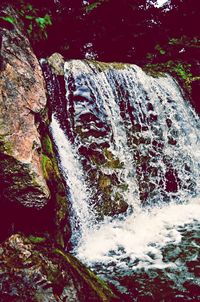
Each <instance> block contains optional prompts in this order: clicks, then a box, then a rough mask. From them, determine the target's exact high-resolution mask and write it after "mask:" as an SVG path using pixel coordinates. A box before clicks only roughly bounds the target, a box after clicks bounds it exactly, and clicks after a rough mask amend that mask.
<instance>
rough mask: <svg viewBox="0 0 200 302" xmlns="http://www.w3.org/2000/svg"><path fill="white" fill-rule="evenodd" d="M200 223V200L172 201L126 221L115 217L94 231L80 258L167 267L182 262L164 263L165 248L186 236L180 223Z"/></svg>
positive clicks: (123, 266)
mask: <svg viewBox="0 0 200 302" xmlns="http://www.w3.org/2000/svg"><path fill="white" fill-rule="evenodd" d="M196 221H199V222H200V199H194V200H190V202H189V203H187V204H178V205H177V204H170V205H165V206H163V207H154V208H153V209H151V210H144V209H141V210H140V211H139V212H138V213H137V215H134V214H132V215H130V216H129V217H127V218H126V219H124V220H123V221H117V220H114V221H112V222H108V223H105V224H102V225H101V226H100V227H99V228H96V229H93V230H90V231H89V232H88V233H87V236H86V237H85V238H84V242H82V244H81V245H80V246H79V248H78V250H77V251H76V253H77V255H78V257H79V258H80V259H81V260H82V261H84V262H85V263H87V264H89V265H91V266H93V265H94V264H95V263H104V264H105V265H107V266H109V264H110V265H111V268H110V269H111V272H112V271H113V266H114V267H116V268H117V269H120V268H121V269H123V270H130V269H131V270H135V269H138V268H145V269H148V268H152V267H154V268H155V267H156V268H165V267H166V266H176V265H178V263H177V264H176V263H166V262H163V255H162V252H161V248H163V247H164V246H165V245H167V244H169V243H173V244H174V245H177V244H178V243H179V242H180V241H181V238H182V235H181V233H180V232H179V230H178V227H180V226H186V225H187V224H191V223H196Z"/></svg>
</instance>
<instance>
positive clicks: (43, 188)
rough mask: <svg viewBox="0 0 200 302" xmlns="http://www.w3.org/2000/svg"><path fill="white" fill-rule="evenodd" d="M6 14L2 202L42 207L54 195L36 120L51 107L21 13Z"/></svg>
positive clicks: (0, 120)
mask: <svg viewBox="0 0 200 302" xmlns="http://www.w3.org/2000/svg"><path fill="white" fill-rule="evenodd" d="M1 14H3V15H4V16H9V17H10V19H8V18H6V17H5V25H4V27H3V28H1V29H0V34H1V40H2V41H1V79H0V179H1V184H0V200H1V201H4V200H8V201H11V202H15V203H20V204H22V205H24V206H25V207H30V208H36V209H40V208H42V207H44V205H46V204H47V202H48V200H49V196H50V193H49V189H48V187H47V184H46V181H45V179H44V177H43V172H42V155H41V142H40V135H39V132H38V129H37V126H38V125H37V124H36V120H35V117H36V115H37V114H39V113H40V112H41V111H42V110H44V108H45V105H46V96H45V88H44V81H43V76H42V72H41V69H40V66H39V63H38V61H37V58H36V56H35V55H34V53H33V52H32V49H31V47H30V44H29V41H28V39H27V38H26V37H25V36H24V33H23V31H22V28H21V25H20V21H19V20H18V17H17V16H16V13H15V12H14V11H13V10H12V9H11V8H6V9H4V10H3V11H2V12H1ZM6 20H8V21H6ZM6 22H7V23H8V24H9V26H6ZM11 23H12V24H11ZM10 25H12V28H11V27H10Z"/></svg>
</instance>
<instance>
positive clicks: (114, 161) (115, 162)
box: [103, 149, 124, 169]
mask: <svg viewBox="0 0 200 302" xmlns="http://www.w3.org/2000/svg"><path fill="white" fill-rule="evenodd" d="M103 152H104V155H105V157H106V158H107V162H106V163H105V165H104V166H105V167H107V168H111V169H122V168H123V166H124V164H123V163H121V162H120V160H119V159H118V158H115V157H114V155H113V154H112V152H111V151H110V150H108V149H104V150H103Z"/></svg>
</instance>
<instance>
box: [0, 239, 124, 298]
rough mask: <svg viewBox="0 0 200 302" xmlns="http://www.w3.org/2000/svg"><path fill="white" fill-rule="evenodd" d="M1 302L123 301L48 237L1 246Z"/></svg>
mask: <svg viewBox="0 0 200 302" xmlns="http://www.w3.org/2000/svg"><path fill="white" fill-rule="evenodd" d="M0 288H1V297H0V301H2V302H4V301H18V302H19V301H31V302H33V301H34V302H36V301H37V302H41V301H42V302H50V301H52V302H55V301H66V302H79V301H80V302H82V301H85V302H89V301H91V302H94V301H104V302H106V301H119V300H117V297H116V296H115V294H113V292H112V291H111V290H110V289H109V288H108V287H107V286H106V284H105V283H104V282H103V281H101V280H100V279H98V277H96V276H95V275H94V274H93V273H92V272H91V271H89V270H88V269H87V268H86V267H85V266H84V265H82V264H81V263H80V262H79V261H78V260H77V259H76V258H75V257H73V256H72V255H70V254H68V253H64V252H63V251H61V250H58V249H54V248H53V247H51V246H50V245H48V243H47V242H45V238H40V237H33V236H30V237H29V238H26V237H24V236H22V235H20V234H15V235H12V236H11V237H10V238H9V239H8V240H7V241H6V242H5V243H4V244H1V245H0Z"/></svg>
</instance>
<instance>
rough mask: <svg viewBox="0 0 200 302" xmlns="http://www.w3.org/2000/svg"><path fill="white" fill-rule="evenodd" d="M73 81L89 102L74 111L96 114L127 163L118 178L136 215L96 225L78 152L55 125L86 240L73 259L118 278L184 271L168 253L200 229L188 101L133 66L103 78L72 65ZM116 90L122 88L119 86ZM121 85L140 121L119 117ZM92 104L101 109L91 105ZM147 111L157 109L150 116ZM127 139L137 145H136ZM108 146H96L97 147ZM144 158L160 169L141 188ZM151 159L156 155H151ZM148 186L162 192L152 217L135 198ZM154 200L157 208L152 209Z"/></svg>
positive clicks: (198, 159)
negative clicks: (169, 179) (171, 181)
mask: <svg viewBox="0 0 200 302" xmlns="http://www.w3.org/2000/svg"><path fill="white" fill-rule="evenodd" d="M68 74H70V76H73V78H74V80H75V86H76V90H75V92H74V95H76V96H77V95H78V94H79V92H80V91H82V97H84V100H83V99H82V100H81V102H79V103H78V102H77V103H76V104H74V108H75V110H77V112H83V110H85V111H86V112H87V110H88V111H92V112H95V114H97V115H98V117H99V118H100V119H101V120H102V121H103V123H107V124H108V125H109V127H110V129H111V134H110V136H108V137H107V139H109V140H110V150H111V151H112V152H113V153H114V154H115V156H116V157H118V158H120V160H121V161H122V162H123V163H124V167H123V169H122V170H120V171H117V173H119V175H120V177H121V178H122V179H123V181H124V182H126V183H127V184H128V186H129V190H128V192H125V193H124V194H127V196H126V197H125V199H126V200H127V201H128V204H129V205H132V206H133V207H134V212H133V213H132V214H128V215H126V216H125V215H124V216H121V217H120V218H116V217H115V218H114V219H112V218H108V217H105V219H104V221H102V222H95V219H94V214H92V210H91V208H90V207H91V206H89V202H88V200H89V199H90V194H88V192H89V191H88V186H87V185H86V182H85V178H84V172H83V169H82V167H81V165H80V162H79V158H78V157H77V150H74V148H75V147H72V146H71V144H70V143H69V142H68V140H67V139H66V135H65V134H64V133H63V132H62V131H61V129H59V127H58V124H57V122H56V120H55V119H53V121H52V124H53V126H52V131H53V132H54V133H53V135H54V139H55V142H56V144H57V147H58V152H59V156H60V161H61V167H62V169H63V173H64V176H65V179H66V181H67V183H68V185H69V187H70V192H71V195H72V198H71V199H72V204H73V208H74V213H75V216H74V217H75V219H77V218H76V217H78V221H79V224H80V226H81V232H82V234H84V235H83V236H82V237H81V239H80V241H79V243H78V244H77V246H76V247H75V249H74V253H75V254H76V255H77V256H78V257H79V258H80V259H81V260H82V261H84V262H85V263H87V264H88V265H90V266H91V267H95V265H96V264H99V263H100V264H103V265H106V266H107V268H109V267H110V271H111V272H112V271H113V269H114V268H115V269H116V270H118V271H119V270H135V269H139V268H145V269H148V268H154V267H156V268H165V267H175V266H178V265H179V263H178V262H177V263H172V262H166V261H163V254H162V248H163V247H165V246H166V245H168V244H170V243H173V244H174V246H176V245H178V244H179V243H180V242H181V239H182V233H181V231H180V228H183V227H185V228H187V227H189V226H190V225H191V224H192V225H193V226H194V228H195V226H196V225H198V224H199V223H200V197H199V196H200V173H199V163H200V134H199V131H200V123H199V118H198V117H197V115H196V114H195V113H194V112H193V110H192V109H191V108H190V106H189V104H187V102H185V101H184V99H183V96H182V94H181V91H180V90H179V88H178V87H177V85H176V83H175V82H174V80H173V79H172V78H171V77H169V76H166V77H162V78H158V79H156V78H153V77H150V76H148V75H146V74H145V73H144V72H143V71H142V70H141V69H140V68H139V67H136V66H127V67H126V68H124V69H123V70H119V71H118V70H114V69H113V68H111V69H107V70H106V69H105V70H103V71H102V70H101V71H99V69H98V68H97V67H96V65H95V64H94V65H93V64H92V63H88V62H81V61H70V62H66V64H65V76H66V83H67V81H68ZM117 84H118V87H116V86H115V85H117ZM120 85H121V87H122V88H123V89H122V90H121V93H122V94H123V98H124V99H125V101H126V103H129V105H130V108H132V109H133V113H132V114H133V117H130V116H128V114H130V111H131V109H130V108H129V111H127V112H126V114H127V118H126V120H123V119H122V117H121V115H120V107H119V101H118V99H117V95H118V91H117V89H118V90H120V89H121V88H119V87H120ZM77 91H78V92H77ZM67 94H68V93H67ZM92 96H93V97H95V101H96V104H93V103H92ZM148 104H150V105H151V106H152V109H147V108H148ZM87 106H89V107H87ZM151 115H154V116H156V120H153V121H150V122H149V120H150V117H151ZM78 118H79V114H77V120H76V116H75V117H74V119H75V123H76V122H77V123H78V122H79V120H78ZM134 123H135V124H134ZM132 124H133V125H134V126H137V125H140V126H141V128H142V127H143V128H145V130H139V131H135V132H134V131H133V130H131V129H132V128H131V127H132ZM53 129H54V130H53ZM131 131H133V133H131V135H132V136H130V132H131ZM128 136H130V137H131V138H129V139H130V141H129V139H128ZM135 138H137V139H141V138H142V139H144V138H145V139H148V143H147V142H146V141H144V142H143V143H141V142H140V143H139V144H138V143H135V142H134V139H135ZM101 139H102V138H97V139H96V141H100V140H101ZM131 140H132V141H133V144H132V145H131V143H130V142H131ZM170 140H171V141H170ZM154 141H156V143H159V144H162V147H161V148H160V149H159V148H158V147H157V146H156V147H155V146H154V144H153V142H154ZM92 142H93V141H92V138H91V141H90V143H92ZM137 152H138V153H139V155H140V158H143V157H145V156H146V157H148V161H147V164H148V165H149V166H150V167H151V168H152V167H153V168H154V167H156V168H157V171H156V175H150V173H149V174H148V173H146V172H143V171H142V172H141V175H140V178H141V179H142V180H141V179H138V178H137V176H136V163H135V161H134V155H135V154H136V153H137ZM151 152H154V153H155V155H150V154H151ZM69 153H70V154H71V155H70V154H69ZM166 159H167V163H166ZM69 162H70V164H69ZM170 169H172V170H173V171H175V172H173V173H174V174H176V179H179V181H177V183H178V184H177V190H174V191H173V190H172V191H170V190H169V192H166V194H164V191H165V189H166V187H167V185H166V179H165V174H166V173H167V172H168V171H169V170H170ZM108 172H109V171H108ZM145 173H146V174H145ZM146 178H147V180H145V179H146ZM144 180H145V181H146V182H147V183H148V182H152V183H153V184H154V185H155V190H154V192H153V193H154V195H153V197H151V195H150V197H149V200H148V201H149V203H148V204H151V202H152V205H151V207H148V208H146V209H145V208H144V207H138V198H137V194H136V193H137V192H138V191H139V185H140V186H142V185H143V182H144ZM137 183H138V188H137ZM144 185H145V183H144ZM82 189H83V190H82ZM140 189H141V188H140ZM155 200H156V202H157V203H156V205H154V206H153V203H154V201H155ZM166 202H167V204H166ZM73 219H74V218H73V217H72V220H73ZM88 221H89V223H88ZM91 226H92V227H91ZM197 248H199V247H197Z"/></svg>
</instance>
